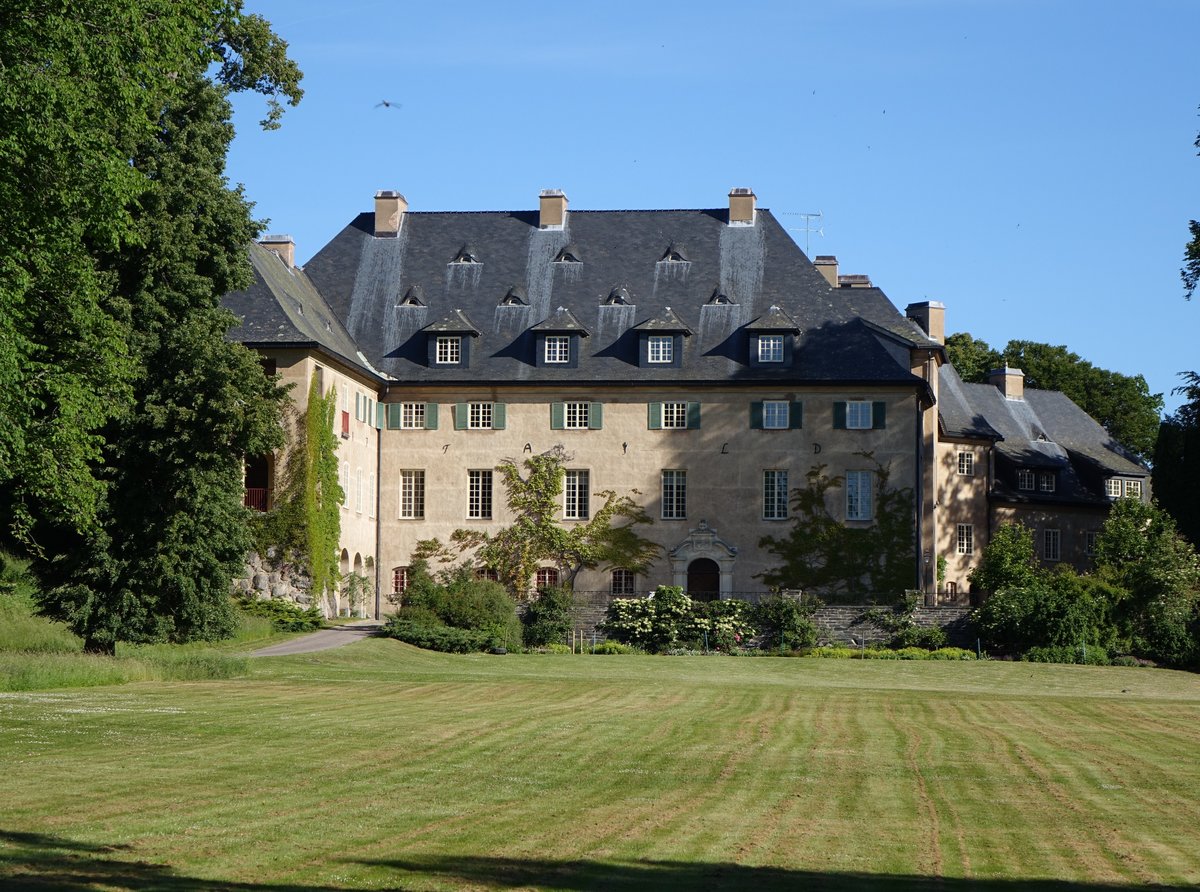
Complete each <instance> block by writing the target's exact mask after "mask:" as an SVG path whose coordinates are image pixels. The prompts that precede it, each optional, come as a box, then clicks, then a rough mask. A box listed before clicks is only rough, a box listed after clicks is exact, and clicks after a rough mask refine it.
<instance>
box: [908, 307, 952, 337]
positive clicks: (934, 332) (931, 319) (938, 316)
mask: <svg viewBox="0 0 1200 892" xmlns="http://www.w3.org/2000/svg"><path fill="white" fill-rule="evenodd" d="M904 315H905V316H907V317H908V318H909V319H911V320H912V321H913V322H915V323H917V325H919V326H921V330H922V331H924V332H925V334H927V335H929V338H930V340H934V341H937V342H938V343H939V344H944V343H946V305H945V304H944V303H942V302H941V301H940V300H926V301H922V302H920V303H915V304H909V305H908V306H907V307H905V308H904Z"/></svg>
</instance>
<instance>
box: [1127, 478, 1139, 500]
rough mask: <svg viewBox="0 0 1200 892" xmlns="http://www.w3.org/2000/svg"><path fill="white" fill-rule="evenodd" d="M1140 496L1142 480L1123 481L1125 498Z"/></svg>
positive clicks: (1137, 497)
mask: <svg viewBox="0 0 1200 892" xmlns="http://www.w3.org/2000/svg"><path fill="white" fill-rule="evenodd" d="M1141 497H1142V481H1140V480H1126V481H1125V498H1127V499H1140V498H1141Z"/></svg>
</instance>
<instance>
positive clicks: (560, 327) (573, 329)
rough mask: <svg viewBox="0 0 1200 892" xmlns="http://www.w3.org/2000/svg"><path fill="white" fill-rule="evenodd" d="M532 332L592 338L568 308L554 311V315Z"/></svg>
mask: <svg viewBox="0 0 1200 892" xmlns="http://www.w3.org/2000/svg"><path fill="white" fill-rule="evenodd" d="M530 330H531V331H537V332H542V333H550V334H577V335H583V337H585V338H586V337H590V335H589V334H588V330H587V329H586V328H584V327H583V326H582V325H581V324H580V322H579V320H578V319H576V318H575V315H574V314H573V313H572V312H571V311H570V310H568V309H567V308H566V307H559V308H558V309H556V310H555V311H554V313H553V315H551V316H550V317H548V318H546V319H543V320H542V321H541V322H539V323H538V324H537V325H535V326H533V328H532V329H530Z"/></svg>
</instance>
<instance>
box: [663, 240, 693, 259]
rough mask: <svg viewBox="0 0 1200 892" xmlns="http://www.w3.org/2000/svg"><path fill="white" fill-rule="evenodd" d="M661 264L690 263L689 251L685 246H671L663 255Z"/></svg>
mask: <svg viewBox="0 0 1200 892" xmlns="http://www.w3.org/2000/svg"><path fill="white" fill-rule="evenodd" d="M659 262H660V263H688V262H689V261H688V256H687V251H686V250H685V249H684V247H683V245H675V244H673V245H671V246H670V247H669V248H667V250H666V253H664V254H663V256H662V260H660V261H659Z"/></svg>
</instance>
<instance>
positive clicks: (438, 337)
mask: <svg viewBox="0 0 1200 892" xmlns="http://www.w3.org/2000/svg"><path fill="white" fill-rule="evenodd" d="M421 331H422V332H424V333H425V342H426V348H427V351H428V362H429V366H430V367H431V368H454V369H465V368H468V367H469V366H470V364H471V339H472V338H477V337H479V329H477V328H476V327H475V326H474V325H473V324H471V320H470V319H468V318H467V314H466V313H464V312H463V311H462V310H454V311H453V312H452V313H450V314H449V315H447V316H444V317H442V318H441V319H439V320H438V321H437V322H433V323H431V324H429V325H426V326H425V327H424V328H423V329H421Z"/></svg>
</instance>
